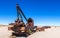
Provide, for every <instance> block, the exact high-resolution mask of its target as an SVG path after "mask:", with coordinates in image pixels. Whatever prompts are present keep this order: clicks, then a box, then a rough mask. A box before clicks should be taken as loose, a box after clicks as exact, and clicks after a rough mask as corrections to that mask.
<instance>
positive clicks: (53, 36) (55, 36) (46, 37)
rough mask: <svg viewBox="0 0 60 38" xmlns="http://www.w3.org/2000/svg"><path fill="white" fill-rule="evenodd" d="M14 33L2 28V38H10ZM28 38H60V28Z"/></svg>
mask: <svg viewBox="0 0 60 38" xmlns="http://www.w3.org/2000/svg"><path fill="white" fill-rule="evenodd" d="M11 34H12V31H8V26H1V27H0V38H10V36H11ZM27 38H60V27H54V26H52V27H51V28H50V29H45V31H44V32H43V31H41V32H36V33H34V34H32V35H30V36H29V37H27Z"/></svg>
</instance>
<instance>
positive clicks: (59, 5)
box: [0, 0, 60, 26]
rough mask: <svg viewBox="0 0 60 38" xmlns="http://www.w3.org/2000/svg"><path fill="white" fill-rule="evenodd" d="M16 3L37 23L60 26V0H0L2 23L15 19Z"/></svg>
mask: <svg viewBox="0 0 60 38" xmlns="http://www.w3.org/2000/svg"><path fill="white" fill-rule="evenodd" d="M16 3H18V4H19V6H20V7H21V9H22V11H23V12H24V14H25V16H26V17H27V18H29V17H31V18H33V19H34V23H35V25H50V26H60V0H0V24H9V23H11V22H14V21H15V19H16V13H17V11H16Z"/></svg>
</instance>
